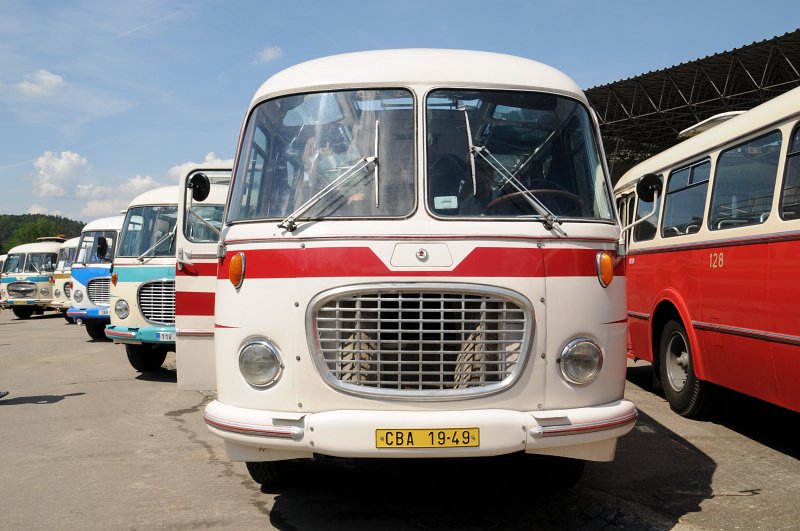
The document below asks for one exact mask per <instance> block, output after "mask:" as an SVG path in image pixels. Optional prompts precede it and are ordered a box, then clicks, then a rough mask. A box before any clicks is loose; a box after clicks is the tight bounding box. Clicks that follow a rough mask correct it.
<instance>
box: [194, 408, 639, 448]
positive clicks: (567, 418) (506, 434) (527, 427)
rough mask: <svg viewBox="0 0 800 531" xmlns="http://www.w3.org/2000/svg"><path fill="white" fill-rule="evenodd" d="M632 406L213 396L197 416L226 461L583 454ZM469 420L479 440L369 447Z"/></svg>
mask: <svg viewBox="0 0 800 531" xmlns="http://www.w3.org/2000/svg"><path fill="white" fill-rule="evenodd" d="M637 414H638V413H637V410H636V406H635V404H634V403H633V402H631V401H630V400H626V399H621V400H617V401H615V402H612V403H609V404H604V405H600V406H593V407H584V408H575V409H564V410H549V411H513V410H505V409H485V410H467V411H364V410H340V411H325V412H320V413H302V412H279V411H261V410H254V409H246V408H239V407H232V406H228V405H226V404H223V403H221V402H219V401H218V400H214V401H213V402H211V403H210V404H208V406H206V409H205V413H204V419H205V422H206V424H207V425H208V428H209V429H210V430H211V432H212V433H214V434H215V435H218V436H219V437H221V438H223V439H224V440H225V444H226V450H227V453H228V457H229V458H231V459H232V460H234V461H264V460H280V459H289V458H298V457H312V456H313V454H315V453H317V454H323V455H330V456H336V457H355V458H379V457H399V458H409V457H479V456H494V455H503V454H510V453H514V452H520V451H524V452H528V453H539V454H549V455H560V456H564V457H573V458H578V459H587V460H591V461H609V460H611V459H613V457H614V451H615V449H616V440H617V438H619V437H621V436H622V435H625V434H626V433H628V432H629V431H630V430H631V429H633V426H634V424H635V423H636V417H637ZM466 427H477V428H479V430H480V445H479V446H477V447H459V448H406V449H403V448H377V444H376V430H379V429H392V430H406V429H420V428H421V429H443V428H446V429H450V428H453V429H457V428H466Z"/></svg>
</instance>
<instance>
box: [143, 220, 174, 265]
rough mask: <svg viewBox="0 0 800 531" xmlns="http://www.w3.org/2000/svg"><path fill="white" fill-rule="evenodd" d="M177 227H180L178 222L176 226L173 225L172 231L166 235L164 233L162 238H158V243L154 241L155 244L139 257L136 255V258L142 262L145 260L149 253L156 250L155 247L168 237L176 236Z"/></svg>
mask: <svg viewBox="0 0 800 531" xmlns="http://www.w3.org/2000/svg"><path fill="white" fill-rule="evenodd" d="M177 228H178V224H177V223H176V224H175V226H174V227H172V230H171V231H169V232H168V233H167V234H165V235H163V236H162V237H161V238H159V239H158V241H157V242H156V243H154V244H153V245H151V246H150V248H149V249H147V250H146V251H145V252H143V253H142V254H140V255H139V256H138V257H136V259H137V260H139V261H140V262H144V257H145V256H147V255H148V254H150V253H151V252H153V251H154V250H155V248H156V247H158V246H159V245H161V244H162V243H164V242H165V241H166V240H167V238H172V237H173V236H175V230H176V229H177Z"/></svg>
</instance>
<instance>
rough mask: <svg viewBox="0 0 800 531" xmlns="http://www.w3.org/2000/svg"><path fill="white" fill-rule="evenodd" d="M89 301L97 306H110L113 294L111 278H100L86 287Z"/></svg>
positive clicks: (94, 279) (92, 280)
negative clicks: (110, 297)
mask: <svg viewBox="0 0 800 531" xmlns="http://www.w3.org/2000/svg"><path fill="white" fill-rule="evenodd" d="M86 291H87V292H88V293H89V300H90V301H92V303H93V304H96V305H97V306H108V304H109V302H108V301H109V294H110V292H111V277H98V278H93V279H91V280H90V281H89V284H88V285H87V286H86Z"/></svg>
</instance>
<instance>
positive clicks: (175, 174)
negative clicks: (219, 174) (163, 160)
mask: <svg viewBox="0 0 800 531" xmlns="http://www.w3.org/2000/svg"><path fill="white" fill-rule="evenodd" d="M197 164H208V165H212V164H214V165H216V164H230V165H233V159H220V158H218V157H217V154H216V153H214V152H213V151H210V152H208V153H207V154H206V158H205V160H204V161H203V162H201V163H198V162H184V163H183V164H178V165H177V166H173V167H171V168H170V169H169V171H168V172H167V175H168V176H169V177H171V178H172V179H174V180H175V181H177V180H178V178H179V177H180V176H181V175H182V174H183V172H184V171H186V169H187V168H188V167H189V166H195V165H197Z"/></svg>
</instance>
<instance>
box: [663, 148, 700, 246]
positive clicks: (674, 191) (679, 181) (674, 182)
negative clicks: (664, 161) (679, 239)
mask: <svg viewBox="0 0 800 531" xmlns="http://www.w3.org/2000/svg"><path fill="white" fill-rule="evenodd" d="M710 172H711V161H709V160H705V161H703V162H701V163H700V164H695V165H693V166H689V167H687V168H682V169H680V170H677V171H674V172H672V175H670V177H669V180H668V181H667V193H666V196H665V198H664V216H663V220H662V227H661V236H662V237H664V238H668V237H670V236H678V235H681V234H694V233H695V232H697V231H698V230H700V224H701V223H702V220H703V214H704V210H705V204H706V192H707V191H708V177H709V174H710Z"/></svg>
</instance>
